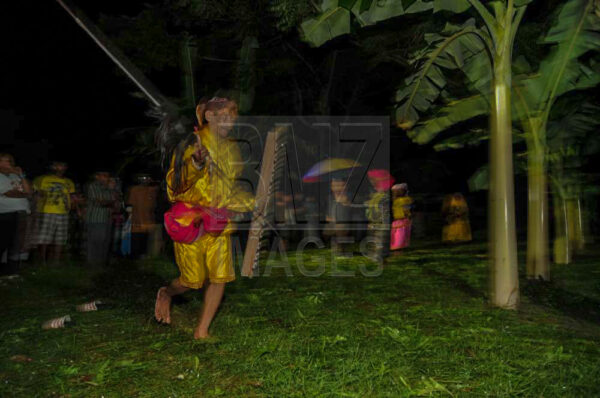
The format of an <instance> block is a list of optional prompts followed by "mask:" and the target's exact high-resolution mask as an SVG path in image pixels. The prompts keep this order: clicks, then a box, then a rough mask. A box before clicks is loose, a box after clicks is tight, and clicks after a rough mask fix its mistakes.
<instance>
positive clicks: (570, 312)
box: [522, 280, 600, 324]
mask: <svg viewBox="0 0 600 398" xmlns="http://www.w3.org/2000/svg"><path fill="white" fill-rule="evenodd" d="M522 292H523V294H524V295H526V296H527V297H528V298H529V299H530V300H531V301H532V302H534V303H535V304H538V305H544V306H547V307H551V308H553V309H555V310H558V311H560V312H561V313H563V314H565V315H567V316H570V317H572V318H577V319H581V320H584V321H588V322H594V323H598V324H600V301H598V300H595V299H593V298H590V297H586V296H583V295H581V294H577V293H574V292H572V291H567V290H564V289H562V288H560V287H558V286H556V285H555V284H553V283H552V282H545V281H542V280H528V281H526V282H525V283H524V286H523V289H522Z"/></svg>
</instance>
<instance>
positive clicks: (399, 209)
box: [392, 196, 413, 220]
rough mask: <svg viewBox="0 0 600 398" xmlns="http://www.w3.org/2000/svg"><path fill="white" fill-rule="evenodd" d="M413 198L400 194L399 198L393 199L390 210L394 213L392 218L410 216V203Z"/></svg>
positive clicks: (398, 218)
mask: <svg viewBox="0 0 600 398" xmlns="http://www.w3.org/2000/svg"><path fill="white" fill-rule="evenodd" d="M412 203H413V200H412V198H411V197H410V196H401V197H399V198H396V199H394V202H393V204H392V212H393V215H394V220H402V219H404V218H409V217H410V205H412Z"/></svg>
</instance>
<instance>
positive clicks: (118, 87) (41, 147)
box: [0, 1, 151, 179]
mask: <svg viewBox="0 0 600 398" xmlns="http://www.w3.org/2000/svg"><path fill="white" fill-rule="evenodd" d="M95 3H96V4H95V5H96V6H98V7H99V6H101V7H102V12H105V13H115V14H127V13H136V10H137V11H139V10H140V9H141V7H143V5H142V2H140V1H127V2H117V1H103V2H95ZM124 4H125V5H124ZM93 6H94V4H92V5H91V6H90V5H89V4H88V6H87V7H86V9H85V11H86V12H87V13H88V15H90V16H91V17H92V18H93V19H94V20H97V14H98V11H99V10H97V9H93ZM7 7H8V9H9V10H8V12H6V11H5V12H3V13H2V23H1V24H0V25H1V26H2V29H4V30H5V31H4V32H3V34H2V37H3V40H4V44H3V45H2V48H3V53H4V55H5V57H3V58H4V61H3V62H2V63H3V67H4V72H3V73H2V75H1V76H2V87H3V90H2V91H3V95H2V99H1V101H2V103H1V104H0V109H3V110H4V111H3V112H4V113H5V115H6V111H7V110H10V111H12V113H13V114H15V115H16V116H17V118H18V119H20V121H19V124H18V127H17V129H16V131H14V132H13V136H12V137H11V136H10V134H9V131H10V130H11V129H10V124H11V122H10V121H7V119H8V118H7V117H6V116H4V117H3V118H2V130H3V131H2V147H4V148H5V149H8V150H11V151H12V152H14V153H15V155H16V156H17V162H18V163H19V164H21V165H23V166H24V167H25V168H27V169H28V170H29V171H30V174H34V173H35V174H37V173H40V172H43V170H44V167H45V165H46V162H47V161H48V160H52V159H63V160H66V161H67V162H69V163H70V168H71V170H70V174H71V175H73V176H74V177H76V178H77V179H85V178H86V177H87V175H88V174H89V173H90V172H92V171H93V170H94V169H95V168H98V167H109V168H111V167H113V166H114V164H115V159H117V158H118V157H119V151H121V150H123V148H122V147H119V146H118V143H117V146H116V144H115V142H114V140H113V141H111V139H110V137H111V135H113V134H114V133H115V132H116V131H117V130H118V129H119V128H127V127H134V126H143V125H148V124H150V123H151V120H149V119H148V118H147V117H145V116H144V111H145V109H146V103H145V102H144V101H142V100H140V99H136V98H133V97H132V96H131V92H133V91H135V87H134V86H133V85H132V83H130V82H129V81H128V80H127V79H126V78H125V77H124V76H123V75H122V74H120V73H118V72H117V71H116V69H115V66H114V64H113V63H112V61H111V60H110V59H109V58H108V57H107V56H106V55H105V54H104V53H103V52H102V51H101V50H100V49H99V47H98V46H97V45H96V44H95V43H94V42H93V41H92V40H91V39H90V38H89V37H88V36H87V35H86V34H84V32H83V30H82V29H81V28H80V27H79V26H78V25H76V24H75V22H74V21H73V20H72V19H71V17H70V16H69V15H68V14H67V13H66V12H65V11H64V10H63V9H62V8H61V7H60V6H59V4H58V3H56V2H55V1H21V2H10V3H9V4H6V5H4V8H5V9H6V8H7ZM7 125H8V126H7ZM44 140H45V141H46V143H45V142H44Z"/></svg>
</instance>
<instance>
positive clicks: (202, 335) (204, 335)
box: [194, 327, 211, 340]
mask: <svg viewBox="0 0 600 398" xmlns="http://www.w3.org/2000/svg"><path fill="white" fill-rule="evenodd" d="M210 337H211V336H210V334H208V330H201V329H200V327H196V329H194V339H196V340H204V339H208V338H210Z"/></svg>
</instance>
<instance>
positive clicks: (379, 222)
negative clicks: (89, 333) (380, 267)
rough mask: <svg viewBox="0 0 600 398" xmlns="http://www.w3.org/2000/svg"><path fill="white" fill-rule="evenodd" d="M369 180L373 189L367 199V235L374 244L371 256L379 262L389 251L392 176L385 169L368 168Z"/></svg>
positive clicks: (381, 261) (382, 260) (381, 262)
mask: <svg viewBox="0 0 600 398" xmlns="http://www.w3.org/2000/svg"><path fill="white" fill-rule="evenodd" d="M367 175H368V177H369V182H370V183H371V185H372V186H373V188H374V189H375V192H374V193H373V194H372V195H371V198H370V199H369V200H368V201H367V203H366V204H367V219H368V220H369V226H368V229H369V236H370V240H371V241H372V243H373V244H374V249H373V250H372V251H371V257H372V258H373V259H374V260H375V261H377V262H378V263H380V264H383V263H384V260H385V258H386V257H388V255H389V253H390V223H391V195H390V189H391V188H392V186H393V185H394V177H393V176H392V175H391V174H390V172H389V171H387V170H385V169H374V170H369V172H368V173H367Z"/></svg>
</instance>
